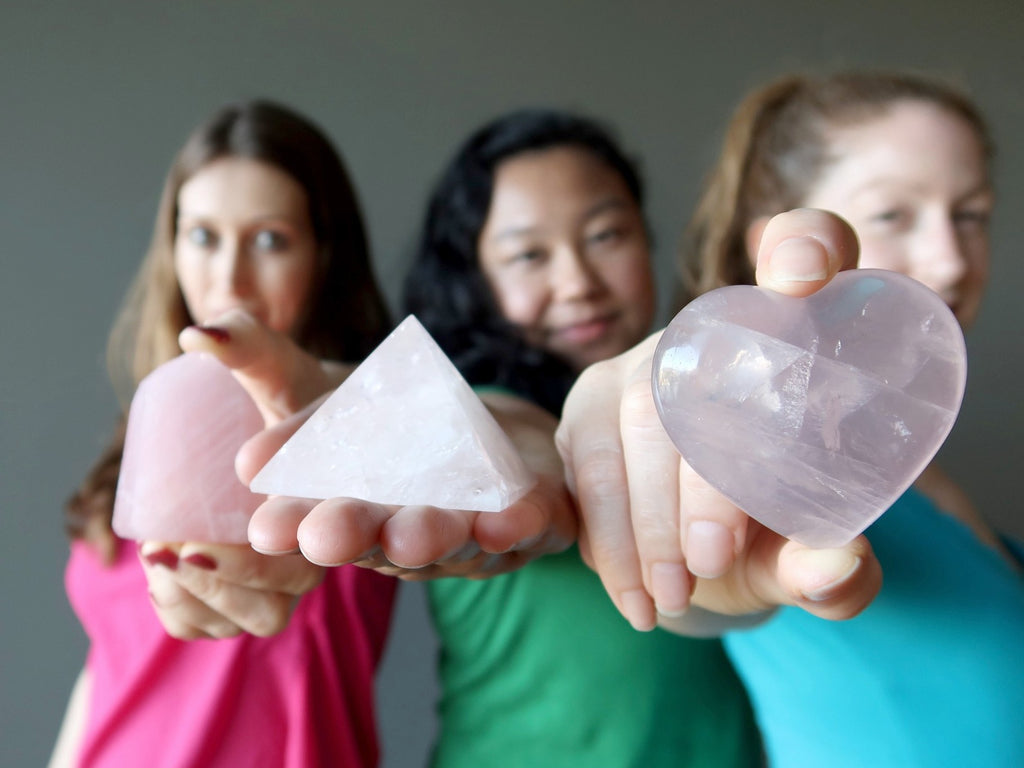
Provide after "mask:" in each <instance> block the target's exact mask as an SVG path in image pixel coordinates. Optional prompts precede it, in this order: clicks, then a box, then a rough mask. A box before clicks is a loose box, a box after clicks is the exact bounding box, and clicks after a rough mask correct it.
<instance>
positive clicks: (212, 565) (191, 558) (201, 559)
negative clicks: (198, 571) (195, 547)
mask: <svg viewBox="0 0 1024 768" xmlns="http://www.w3.org/2000/svg"><path fill="white" fill-rule="evenodd" d="M181 559H182V560H184V561H185V562H186V563H189V564H190V565H194V566H195V567H196V568H202V569H203V570H204V571H215V570H217V561H216V560H214V559H213V558H212V557H210V556H209V555H204V554H203V553H202V552H193V553H192V554H191V555H186V556H185V557H183V558H181Z"/></svg>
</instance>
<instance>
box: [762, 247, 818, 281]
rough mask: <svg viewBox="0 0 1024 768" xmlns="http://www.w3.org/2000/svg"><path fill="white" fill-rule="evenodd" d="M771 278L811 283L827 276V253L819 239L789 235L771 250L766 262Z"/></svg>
mask: <svg viewBox="0 0 1024 768" xmlns="http://www.w3.org/2000/svg"><path fill="white" fill-rule="evenodd" d="M768 271H769V273H770V274H771V276H772V278H774V279H775V280H779V281H780V282H787V283H811V282H815V281H817V280H824V279H825V278H826V277H828V253H827V252H826V250H825V246H824V245H823V244H822V243H821V241H820V240H817V239H816V238H813V237H808V236H804V237H791V238H790V239H788V240H783V241H782V242H781V243H779V244H778V245H777V246H775V250H774V251H772V254H771V257H770V260H769V262H768Z"/></svg>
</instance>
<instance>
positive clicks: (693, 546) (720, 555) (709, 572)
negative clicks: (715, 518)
mask: <svg viewBox="0 0 1024 768" xmlns="http://www.w3.org/2000/svg"><path fill="white" fill-rule="evenodd" d="M735 555H736V538H735V537H734V536H733V534H732V531H731V530H729V529H728V528H726V527H725V526H724V525H722V524H721V523H715V522H711V521H710V520H695V521H694V522H692V523H690V524H689V525H688V526H687V528H686V567H687V568H688V569H689V570H690V573H692V574H693V575H694V576H700V577H703V578H705V579H714V578H717V577H719V576H721V575H722V574H723V573H725V572H726V571H727V570H729V568H730V566H731V565H732V561H733V559H734V557H735Z"/></svg>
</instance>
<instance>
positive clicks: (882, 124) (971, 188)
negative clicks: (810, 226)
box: [804, 101, 994, 326]
mask: <svg viewBox="0 0 1024 768" xmlns="http://www.w3.org/2000/svg"><path fill="white" fill-rule="evenodd" d="M831 138H832V141H831V150H832V152H833V154H834V155H835V157H837V158H838V159H837V160H836V162H834V163H833V164H832V165H831V166H829V167H828V168H827V169H826V171H825V172H824V174H823V175H822V177H821V178H820V179H819V180H818V182H817V183H816V184H815V185H814V186H813V187H812V189H811V190H810V193H809V195H808V197H807V199H806V200H805V201H804V204H805V205H806V206H808V207H813V208H826V209H829V210H832V211H835V212H836V213H838V214H840V215H841V216H843V217H844V218H846V219H847V220H848V221H849V222H850V223H851V224H852V225H853V228H854V229H855V230H856V231H857V236H858V238H859V239H860V266H861V267H876V268H880V269H889V270H893V271H895V272H902V273H903V274H905V275H909V276H910V277H912V278H914V279H916V280H918V281H920V282H922V283H924V284H925V285H927V286H928V287H929V288H931V289H932V290H934V291H935V292H936V293H938V294H939V295H940V296H942V298H943V299H944V300H945V302H946V303H947V304H948V305H949V306H950V308H951V309H952V310H953V312H954V313H955V314H956V316H957V319H958V320H959V321H960V323H961V324H962V325H965V326H966V325H969V324H970V323H971V322H972V321H973V320H974V318H975V316H976V315H977V313H978V308H979V305H980V304H981V297H982V293H983V292H984V289H985V283H986V281H987V279H988V264H989V233H988V224H989V217H990V215H991V212H992V206H993V203H994V197H993V193H992V187H991V184H990V181H989V177H988V164H987V162H986V158H985V156H984V153H983V150H982V146H981V143H980V141H979V139H978V136H977V135H976V134H975V132H974V130H973V129H972V128H971V126H970V125H969V124H968V123H967V122H966V121H965V120H963V119H962V118H960V117H959V116H956V115H954V114H952V113H950V112H948V111H946V110H944V109H941V108H939V107H937V106H934V105H932V104H928V103H925V102H916V101H906V102H901V103H897V104H896V105H894V106H893V107H892V108H890V109H889V110H888V111H887V112H886V113H885V114H884V115H882V116H881V117H878V118H876V119H874V120H871V121H870V122H867V123H862V124H859V125H857V126H855V127H849V128H843V129H839V130H835V131H834V132H833V133H832V134H831Z"/></svg>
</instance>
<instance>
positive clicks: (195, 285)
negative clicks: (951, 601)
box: [174, 252, 207, 317]
mask: <svg viewBox="0 0 1024 768" xmlns="http://www.w3.org/2000/svg"><path fill="white" fill-rule="evenodd" d="M174 275H175V277H176V278H177V279H178V286H179V287H180V288H181V293H182V296H184V297H185V304H186V305H187V306H188V309H189V313H190V314H192V315H193V316H194V317H197V316H198V315H199V314H200V312H199V310H200V309H201V305H202V302H203V298H204V296H205V294H206V284H207V279H206V273H205V270H203V269H202V266H201V262H200V261H199V260H198V259H196V258H194V257H192V256H191V255H190V254H187V253H180V252H177V253H175V255H174Z"/></svg>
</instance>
